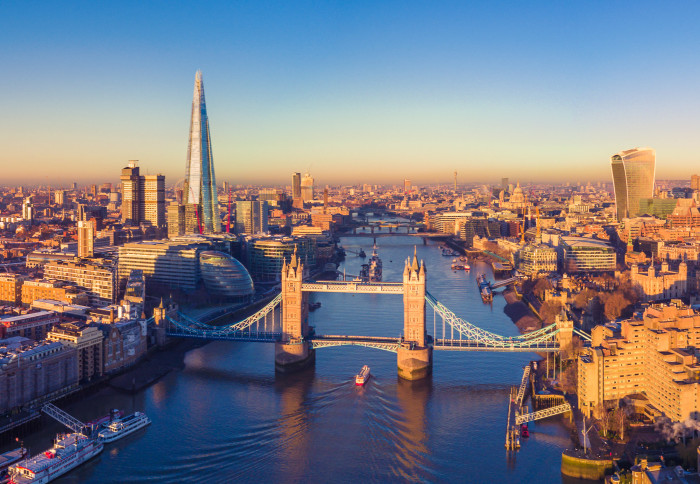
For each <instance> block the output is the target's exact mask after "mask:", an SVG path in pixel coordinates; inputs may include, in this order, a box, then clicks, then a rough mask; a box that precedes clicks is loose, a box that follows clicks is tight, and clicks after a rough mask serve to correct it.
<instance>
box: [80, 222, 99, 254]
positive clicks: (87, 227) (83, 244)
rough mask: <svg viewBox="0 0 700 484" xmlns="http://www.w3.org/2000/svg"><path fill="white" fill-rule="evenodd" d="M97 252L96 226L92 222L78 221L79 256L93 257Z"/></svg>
mask: <svg viewBox="0 0 700 484" xmlns="http://www.w3.org/2000/svg"><path fill="white" fill-rule="evenodd" d="M94 253H95V226H94V224H93V223H92V222H84V221H82V220H81V221H79V222H78V257H80V258H87V257H92V256H93V255H94Z"/></svg>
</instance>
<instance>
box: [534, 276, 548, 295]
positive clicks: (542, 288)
mask: <svg viewBox="0 0 700 484" xmlns="http://www.w3.org/2000/svg"><path fill="white" fill-rule="evenodd" d="M550 290H552V283H551V282H549V279H547V278H546V277H540V278H539V279H537V282H535V287H533V288H532V292H533V293H534V294H535V296H537V297H538V298H539V299H540V300H544V293H545V292H547V291H550Z"/></svg>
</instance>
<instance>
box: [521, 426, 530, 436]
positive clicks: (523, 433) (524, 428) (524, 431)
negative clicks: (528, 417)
mask: <svg viewBox="0 0 700 484" xmlns="http://www.w3.org/2000/svg"><path fill="white" fill-rule="evenodd" d="M520 436H521V437H522V438H523V439H527V438H528V437H530V430H529V429H528V428H527V424H522V425H521V426H520Z"/></svg>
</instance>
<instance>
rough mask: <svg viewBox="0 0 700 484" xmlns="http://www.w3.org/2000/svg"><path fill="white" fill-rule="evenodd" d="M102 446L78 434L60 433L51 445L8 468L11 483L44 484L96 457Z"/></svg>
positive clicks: (100, 443)
mask: <svg viewBox="0 0 700 484" xmlns="http://www.w3.org/2000/svg"><path fill="white" fill-rule="evenodd" d="M103 448H104V444H103V443H102V442H100V441H99V440H93V439H89V438H87V437H86V436H85V435H83V434H80V433H72V434H59V435H58V436H57V437H56V442H55V443H54V446H53V447H51V448H50V449H49V450H47V451H45V452H42V453H41V454H38V455H35V456H34V457H30V458H29V459H25V460H23V461H21V462H19V463H17V464H15V465H13V466H11V467H10V484H46V483H47V482H51V481H53V480H54V479H56V478H58V477H59V476H62V475H63V474H65V473H66V472H68V471H70V470H71V469H75V468H76V467H78V466H79V465H80V464H82V463H83V462H85V461H87V460H89V459H91V458H92V457H94V456H96V455H97V454H99V453H100V452H102V449H103Z"/></svg>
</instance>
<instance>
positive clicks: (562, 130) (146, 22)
mask: <svg viewBox="0 0 700 484" xmlns="http://www.w3.org/2000/svg"><path fill="white" fill-rule="evenodd" d="M699 5H700V4H696V3H694V2H667V3H661V2H659V3H651V2H649V3H646V2H603V1H601V2H481V3H476V2H454V3H451V2H362V1H358V2H279V3H269V2H260V1H257V2H206V3H205V2H201V5H200V2H197V4H195V2H171V1H168V2H165V1H164V2H155V1H151V2H123V1H120V2H84V3H82V2H58V1H57V2H48V1H47V2H28V1H22V2H20V1H6V0H3V1H0V19H2V20H0V45H2V50H1V51H0V52H2V53H1V54H0V61H2V66H3V68H2V71H1V72H2V74H3V75H2V76H0V92H2V93H3V94H2V96H1V97H0V112H2V116H0V143H2V147H3V149H2V150H1V151H0V162H1V163H2V166H3V174H4V176H3V179H4V180H6V181H7V182H8V183H11V182H15V181H18V182H22V183H29V182H32V181H34V182H36V183H42V184H44V183H45V182H46V181H47V180H48V181H50V182H53V184H54V185H58V184H61V183H67V182H69V181H73V180H77V181H85V182H92V181H95V182H97V181H106V180H114V179H116V178H117V177H118V174H119V170H120V168H121V167H122V166H124V165H125V164H126V161H127V160H128V159H139V160H140V165H141V166H142V167H143V169H144V170H145V171H148V172H150V173H156V172H161V173H164V174H165V175H166V177H167V180H168V181H169V182H175V181H176V180H177V179H179V178H182V177H183V175H184V167H185V157H186V154H187V151H186V144H187V130H188V126H189V115H190V103H191V98H192V89H193V83H194V74H195V71H196V70H197V69H201V70H202V72H203V76H204V85H205V92H206V97H207V107H208V111H209V118H210V124H211V136H212V143H213V153H214V162H215V166H216V170H217V179H218V181H219V182H221V181H224V180H227V181H230V182H233V183H244V184H245V183H287V184H288V183H289V178H290V174H291V172H293V171H302V172H304V171H306V170H307V169H310V171H311V173H312V174H313V175H314V176H315V178H316V180H317V183H318V184H321V185H323V184H326V183H329V184H336V183H356V182H368V183H401V181H402V180H403V178H404V177H408V178H411V179H412V180H413V182H414V183H416V184H424V183H435V182H440V181H443V182H449V181H451V180H452V173H453V171H454V170H457V171H458V173H459V180H460V181H461V182H468V181H470V182H471V181H483V182H492V181H497V180H500V178H501V177H502V176H507V177H510V178H511V180H521V181H523V182H528V181H530V180H532V181H540V180H567V181H575V180H582V181H587V180H592V181H598V180H608V179H609V178H610V168H609V161H608V160H609V157H610V155H611V154H613V153H615V152H617V151H619V150H623V149H629V148H632V147H634V146H651V147H653V148H655V149H656V151H657V177H658V178H688V177H689V176H690V175H691V174H692V173H694V172H697V171H700V170H698V169H696V167H697V168H700V167H698V155H697V153H698V143H699V141H697V140H698V139H700V137H699V136H698V134H697V133H698V131H699V130H698V127H699V126H698V113H699V112H700V109H699V108H700V95H699V94H698V92H699V91H700V88H699V86H700V82H699V81H700V62H699V61H700V56H699V55H698V52H697V47H698V45H700V33H699V32H700V30H699V29H697V27H696V21H697V19H698V18H700V15H699V14H700V6H699Z"/></svg>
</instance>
